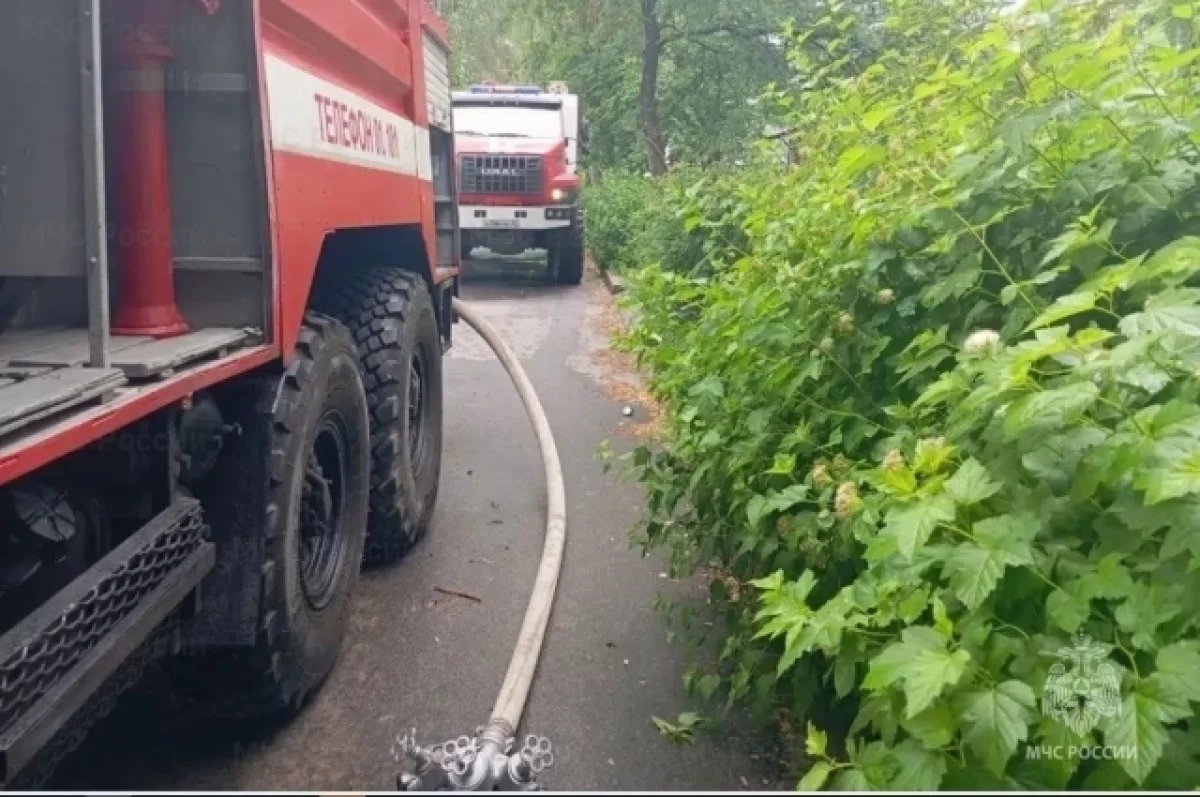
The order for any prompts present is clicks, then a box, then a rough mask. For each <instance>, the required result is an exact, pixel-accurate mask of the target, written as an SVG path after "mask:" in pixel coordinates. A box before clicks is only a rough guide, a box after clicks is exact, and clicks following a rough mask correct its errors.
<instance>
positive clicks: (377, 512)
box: [317, 268, 443, 565]
mask: <svg viewBox="0 0 1200 797" xmlns="http://www.w3.org/2000/svg"><path fill="white" fill-rule="evenodd" d="M317 304H318V306H319V307H321V308H322V309H324V310H326V311H327V312H329V313H330V314H331V315H333V316H335V317H336V318H338V319H339V320H341V321H342V322H343V323H344V324H346V325H347V326H348V327H349V328H350V330H351V332H352V333H353V335H354V340H355V342H356V344H357V346H358V357H359V362H360V364H361V366H362V373H363V383H364V384H365V385H366V390H367V402H368V404H369V406H370V410H371V498H370V501H371V511H370V518H369V520H368V525H367V545H366V556H365V559H366V563H367V564H368V565H385V564H391V563H393V562H396V561H398V560H400V559H401V558H403V557H404V555H405V554H407V553H408V552H409V551H410V550H412V548H413V547H414V546H415V545H416V544H417V543H418V542H420V541H421V539H422V538H423V537H424V536H425V534H426V532H427V531H428V530H429V526H430V523H431V522H432V520H433V510H434V506H435V505H436V503H437V496H438V489H439V486H440V484H441V471H442V412H443V410H442V401H443V397H442V345H441V337H440V335H439V333H438V322H437V315H436V314H435V313H434V309H433V301H432V299H430V296H429V289H428V287H427V286H426V284H425V281H424V280H423V279H422V278H421V277H420V276H419V275H417V274H413V273H410V272H407V271H402V270H400V269H395V268H372V269H365V270H362V271H359V272H356V273H353V274H348V275H344V276H340V277H339V278H338V280H337V282H336V283H331V284H329V285H328V286H322V287H321V289H320V295H319V297H318V299H317Z"/></svg>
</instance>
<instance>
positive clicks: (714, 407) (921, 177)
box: [600, 0, 1200, 789]
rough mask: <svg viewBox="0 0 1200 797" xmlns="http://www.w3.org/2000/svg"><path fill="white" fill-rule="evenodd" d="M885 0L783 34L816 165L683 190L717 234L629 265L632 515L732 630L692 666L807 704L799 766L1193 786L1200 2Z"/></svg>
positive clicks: (831, 776) (665, 197) (792, 115)
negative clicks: (1084, 662)
mask: <svg viewBox="0 0 1200 797" xmlns="http://www.w3.org/2000/svg"><path fill="white" fill-rule="evenodd" d="M664 4H665V0H664ZM871 10H872V14H874V13H875V12H878V15H877V16H872V17H871V18H869V19H864V18H863V17H862V16H861V15H859V16H856V15H855V12H856V11H861V9H860V8H859V7H858V6H851V5H847V6H845V7H841V8H834V9H831V10H830V11H829V13H827V14H824V15H822V16H821V17H819V18H817V19H814V20H812V21H811V23H809V24H807V25H804V26H800V25H797V26H795V27H793V32H792V34H791V35H790V39H791V46H790V47H789V48H788V53H789V57H790V60H791V73H792V74H791V77H790V78H789V79H787V80H785V81H780V82H779V83H778V84H777V86H776V88H775V89H774V90H773V91H772V92H770V93H769V97H770V103H769V106H768V107H769V108H771V109H772V110H774V111H776V112H777V113H778V114H779V116H778V121H779V122H780V124H781V125H782V126H783V127H785V128H786V129H788V130H791V131H793V132H792V135H791V144H792V146H793V148H794V150H795V153H796V156H797V159H798V164H797V165H796V166H794V167H790V168H789V167H784V166H782V165H781V164H779V162H778V160H777V159H770V160H763V161H761V162H759V163H757V164H756V165H754V166H753V167H752V168H749V169H745V170H733V171H732V172H731V173H729V174H727V175H717V176H711V177H709V178H707V179H706V180H702V181H692V185H691V187H690V188H685V187H684V186H683V183H682V182H681V181H680V178H679V177H676V178H671V182H670V183H669V184H670V185H678V190H671V191H659V192H658V196H659V197H660V199H659V200H658V201H660V202H662V203H665V204H666V206H667V207H669V208H670V212H669V213H666V214H664V216H663V217H664V218H674V219H677V221H676V224H677V230H678V232H679V233H680V234H682V235H687V236H691V237H692V239H693V240H694V241H697V248H696V249H695V250H693V251H691V252H690V253H683V254H678V255H672V257H671V258H670V259H669V262H668V263H667V265H668V266H669V267H663V266H662V265H655V264H651V265H649V266H647V267H646V268H644V269H642V270H641V271H639V272H638V273H637V274H636V275H635V277H634V278H633V280H632V281H631V291H632V301H633V302H634V303H635V304H636V306H637V309H638V311H639V318H640V323H639V325H638V326H637V327H636V328H635V330H634V331H633V333H632V335H631V337H630V339H629V341H628V345H629V346H630V347H631V348H632V349H633V350H634V351H635V352H636V353H637V354H638V356H639V358H640V359H641V361H642V362H643V363H644V364H646V365H647V366H648V367H649V369H650V371H651V373H652V387H653V389H654V391H655V392H656V393H657V395H659V396H660V397H661V398H663V399H664V401H665V403H666V405H667V407H668V422H667V431H666V433H665V438H664V440H663V441H662V443H663V445H662V446H661V447H658V448H655V449H650V448H644V449H640V450H639V451H637V452H635V453H634V454H633V455H631V459H630V467H631V468H633V470H634V472H635V473H636V474H637V475H638V476H639V478H640V479H641V480H642V482H643V484H644V486H645V488H646V494H647V504H648V513H647V518H646V522H645V525H644V528H643V529H642V539H643V542H644V544H645V545H646V546H647V547H650V548H654V547H665V548H667V549H668V550H670V551H671V552H673V553H674V554H675V559H676V566H677V568H679V569H687V568H692V567H695V566H704V567H705V568H706V571H707V572H710V573H713V574H715V575H714V576H713V577H712V579H711V597H712V598H713V602H714V604H716V605H718V606H720V607H723V610H724V611H725V612H726V613H727V615H728V619H729V620H730V622H731V624H732V628H733V629H734V631H733V633H732V634H731V635H730V636H729V637H728V638H727V639H726V640H725V642H724V646H723V650H722V654H721V667H720V669H719V671H717V672H716V673H713V672H709V673H705V674H703V676H702V675H701V672H700V671H693V672H692V673H690V674H689V682H690V683H691V684H693V685H697V684H700V683H704V685H705V686H704V691H705V692H707V693H709V694H711V693H712V692H713V691H714V690H715V688H716V687H715V684H714V682H713V680H712V676H713V675H716V676H718V677H719V679H720V682H721V683H722V684H723V686H724V687H725V689H726V690H727V691H728V693H729V696H730V699H731V701H736V700H742V699H744V700H749V701H751V703H752V704H753V705H754V706H755V707H756V708H757V709H758V710H759V711H760V712H761V713H762V714H764V715H765V714H770V713H772V712H774V713H776V714H779V713H782V714H783V715H791V716H792V720H793V722H796V721H798V722H799V723H800V724H801V725H803V724H805V723H809V724H810V726H809V733H808V740H807V745H806V749H807V755H808V757H809V760H810V766H809V767H808V768H807V770H806V774H805V775H804V778H803V781H802V782H801V784H800V785H801V787H802V788H805V789H819V788H825V787H835V788H841V789H868V788H891V789H934V788H1041V789H1046V788H1050V789H1080V788H1084V789H1131V788H1138V787H1142V788H1148V787H1154V788H1164V789H1170V788H1191V787H1193V786H1194V785H1195V783H1197V782H1200V722H1198V721H1197V720H1196V718H1195V710H1196V704H1197V702H1200V683H1198V682H1197V675H1196V674H1197V672H1200V633H1198V631H1200V627H1198V623H1200V513H1198V512H1197V510H1198V509H1200V376H1198V375H1200V205H1198V199H1200V96H1198V94H1197V92H1196V84H1197V77H1198V76H1197V71H1198V62H1200V47H1197V39H1196V35H1197V30H1196V25H1197V24H1198V23H1197V21H1196V16H1197V13H1198V9H1197V7H1196V5H1195V4H1194V3H1193V2H1189V0H1183V1H1182V2H1181V0H1169V1H1168V2H1163V1H1162V0H1088V1H1087V2H1084V1H1082V0H1038V2H1035V3H1033V4H1031V5H1029V6H1026V7H1024V8H1020V9H1018V8H1016V7H1014V6H1012V5H1011V4H1004V5H1003V6H1002V7H1001V8H1000V9H999V10H997V9H996V8H995V7H994V6H988V5H985V4H983V3H979V2H974V1H973V0H943V1H941V2H930V1H929V0H889V2H887V3H881V4H880V5H879V6H878V7H875V6H872V7H871ZM713 19H718V20H719V19H720V18H719V17H715V16H714V17H713ZM669 80H670V79H668V78H664V84H669ZM665 101H666V100H665V98H664V102H665ZM666 118H667V117H665V116H664V119H666ZM600 190H604V189H603V188H602V189H600ZM614 216H615V214H614ZM668 223H669V222H667V221H664V222H663V224H668ZM636 243H637V242H636V241H631V242H630V244H627V245H636ZM616 245H617V246H618V247H619V244H616ZM663 259H664V260H668V258H665V257H664V258H663ZM689 259H690V262H689ZM1077 634H1083V635H1086V637H1087V638H1088V639H1090V644H1091V647H1090V648H1089V650H1092V651H1093V652H1095V651H1097V650H1098V651H1099V652H1098V653H1096V654H1095V655H1096V656H1097V657H1098V658H1096V659H1094V660H1092V661H1091V665H1090V666H1091V667H1092V669H1091V670H1090V671H1089V672H1090V673H1091V677H1092V681H1091V683H1093V684H1095V689H1096V690H1097V691H1096V692H1095V693H1094V694H1093V695H1091V700H1092V702H1088V701H1084V702H1083V703H1079V702H1078V700H1077V698H1078V695H1077V694H1075V693H1073V692H1068V697H1070V700H1067V702H1066V703H1062V704H1059V703H1054V702H1053V701H1054V700H1055V699H1057V698H1056V697H1055V696H1056V695H1059V692H1058V691H1056V690H1057V689H1059V688H1060V687H1061V684H1062V683H1063V681H1062V678H1061V676H1062V672H1061V671H1059V670H1055V669H1054V667H1053V665H1055V663H1056V662H1059V661H1060V659H1063V658H1064V656H1065V658H1066V660H1067V661H1068V667H1070V663H1069V662H1070V657H1071V655H1073V654H1071V652H1070V651H1071V650H1073V649H1074V648H1072V647H1071V646H1072V645H1073V644H1076V643H1075V642H1073V641H1072V640H1073V639H1077V638H1076V635H1077ZM1064 651H1066V653H1064ZM1068 672H1075V671H1074V670H1069V671H1068ZM1072 683H1074V682H1072ZM1104 689H1111V690H1112V694H1111V695H1110V697H1111V698H1112V700H1111V702H1105V701H1104V700H1101V698H1103V697H1104V695H1105V694H1107V693H1105V692H1104V691H1103V690H1104ZM1048 706H1049V707H1048ZM1088 706H1090V707H1091V708H1088ZM1052 709H1054V710H1052ZM1070 711H1091V712H1092V713H1091V714H1089V715H1087V716H1085V717H1084V718H1083V719H1085V720H1087V721H1080V722H1075V723H1067V722H1066V721H1064V720H1062V719H1061V716H1060V715H1061V714H1063V712H1067V713H1069V712H1070ZM1072 728H1079V729H1082V730H1083V733H1082V735H1080V734H1079V732H1078V730H1073V729H1072ZM1079 748H1087V749H1088V750H1093V749H1096V750H1103V749H1108V750H1109V751H1110V753H1111V755H1110V757H1109V758H1107V759H1105V758H1104V757H1102V756H1080V755H1078V754H1076V755H1074V756H1072V755H1070V754H1069V751H1070V750H1071V749H1076V750H1078V749H1079ZM1040 750H1057V751H1058V755H1053V754H1052V755H1051V756H1050V757H1045V756H1042V757H1039V755H1038V751H1040ZM1031 751H1033V752H1031Z"/></svg>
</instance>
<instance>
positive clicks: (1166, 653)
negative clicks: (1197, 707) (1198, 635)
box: [1150, 640, 1200, 702]
mask: <svg viewBox="0 0 1200 797" xmlns="http://www.w3.org/2000/svg"><path fill="white" fill-rule="evenodd" d="M1155 663H1156V664H1157V667H1158V668H1157V669H1156V670H1155V672H1154V674H1153V675H1151V676H1150V679H1151V680H1153V681H1156V682H1157V683H1158V685H1159V686H1160V687H1161V689H1162V691H1163V692H1164V693H1165V694H1170V695H1174V696H1176V697H1177V698H1181V699H1183V700H1187V701H1190V702H1200V642H1197V641H1196V640H1188V641H1184V642H1176V643H1174V644H1172V645H1167V646H1166V647H1164V648H1162V649H1161V650H1159V651H1158V657H1157V658H1156V660H1155Z"/></svg>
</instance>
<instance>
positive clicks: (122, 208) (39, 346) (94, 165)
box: [0, 0, 272, 444]
mask: <svg viewBox="0 0 1200 797" xmlns="http://www.w3.org/2000/svg"><path fill="white" fill-rule="evenodd" d="M131 20H132V21H131ZM147 38H149V39H155V38H158V39H159V41H157V42H154V43H153V47H151V48H150V49H149V51H152V57H147V56H146V55H145V53H146V52H147V50H146V48H145V44H144V40H145V39H147ZM135 39H137V40H139V41H141V42H142V44H137V45H135V44H134V40H135ZM253 41H254V39H253V17H252V4H250V3H245V2H240V1H237V0H226V1H225V2H223V3H220V4H219V9H218V11H217V12H216V14H212V15H210V14H209V13H208V11H207V9H206V8H205V6H204V4H202V3H201V2H200V0H193V2H183V1H182V0H181V1H180V2H174V3H168V2H162V1H161V0H6V2H4V3H0V73H2V74H4V75H5V76H6V79H5V80H3V81H0V101H2V102H3V107H5V108H7V109H9V111H8V112H7V113H6V114H5V117H4V119H3V120H0V444H2V443H3V442H4V441H5V440H6V439H7V437H8V436H10V435H11V434H12V433H14V432H16V431H20V430H21V429H22V427H23V426H25V425H28V424H32V423H34V422H41V421H45V420H46V419H47V418H53V417H54V416H55V414H56V413H61V412H62V411H64V410H67V409H72V408H75V407H78V406H80V405H81V404H87V403H94V402H95V401H97V400H104V398H105V397H107V396H109V395H112V393H113V391H114V390H116V389H118V388H121V387H122V386H126V387H128V386H129V383H131V382H134V381H140V380H152V379H156V378H159V377H163V376H167V375H170V374H174V373H176V372H178V371H179V370H180V369H186V368H188V367H192V366H194V365H195V364H197V363H201V362H207V361H211V360H212V359H213V358H215V357H221V356H225V355H227V354H229V353H231V352H232V351H233V350H235V349H237V348H239V347H243V346H245V345H248V344H250V343H253V342H260V341H263V340H264V339H265V330H267V329H268V328H269V316H270V313H269V307H270V297H271V295H272V291H271V279H272V272H271V268H270V263H271V255H270V250H269V248H268V241H269V237H268V235H267V230H268V225H267V208H266V206H265V202H266V188H265V185H266V176H265V175H266V170H265V158H266V153H265V151H264V148H263V135H262V130H261V122H260V119H261V114H260V111H259V108H260V97H259V92H258V72H257V70H258V65H257V58H256V54H255V49H254V45H253ZM134 47H141V48H142V49H140V50H138V53H139V55H137V56H136V57H135V56H134V55H133V54H132V52H133V48H134ZM155 62H157V63H158V64H164V63H165V71H156V69H155V66H154V63H155ZM147 64H149V65H150V66H149V67H148V66H147ZM147 92H149V94H148V93H147ZM153 92H161V96H162V97H163V98H164V104H165V113H162V112H160V113H159V114H158V115H157V118H159V119H163V120H165V151H164V152H163V155H164V157H163V158H159V159H157V161H156V159H155V157H154V148H153V147H146V146H142V143H141V142H143V141H146V140H149V141H153V140H154V139H155V133H154V129H155V128H156V127H157V125H155V124H152V123H151V124H141V122H140V121H133V122H131V119H134V120H144V119H147V118H149V119H150V120H151V122H152V121H153V119H154V118H155V115H154V114H153V113H151V114H150V116H149V117H147V115H146V112H147V105H149V106H153V102H151V103H147V102H146V98H147V97H151V96H154V95H153V94H152V93H153ZM131 98H135V99H134V100H131ZM131 102H135V103H136V104H139V105H141V106H142V107H141V109H140V111H138V112H135V113H132V114H131V112H130V108H131ZM131 125H132V126H131ZM131 130H132V131H134V136H132V137H131V136H129V131H131ZM135 138H136V141H137V142H138V143H137V145H136V146H134V147H123V146H122V143H123V142H127V141H132V140H134V139H135ZM131 149H132V150H133V152H134V153H140V154H138V155H136V156H131V153H130V150H131ZM143 156H145V157H143ZM131 159H134V160H136V161H137V162H136V163H131V162H130V161H131ZM157 163H165V165H166V168H167V173H168V180H169V188H168V189H167V190H166V191H165V192H162V193H163V195H164V196H166V197H167V198H166V200H164V201H162V202H158V203H154V202H151V203H149V204H150V205H151V206H154V207H160V208H163V209H165V206H166V205H167V204H168V203H169V205H170V214H169V219H170V221H169V225H157V226H156V225H153V224H150V225H148V224H146V223H145V222H144V221H143V220H142V219H144V216H139V215H137V214H133V213H130V212H129V210H128V209H129V208H130V207H136V206H137V205H138V201H139V200H138V199H136V197H138V196H141V197H143V199H141V200H140V201H141V206H142V207H143V208H145V207H146V205H147V202H146V201H145V199H144V197H146V196H151V197H153V196H154V195H155V194H154V188H153V185H154V179H153V177H154V175H153V172H155V171H156V170H157ZM147 164H149V166H147ZM139 191H141V192H144V193H142V194H139ZM131 197H135V199H134V200H133V201H131V199H130V198H131ZM159 227H166V228H167V229H159ZM137 240H143V241H146V240H148V241H157V242H160V244H161V246H162V248H161V251H162V252H164V253H167V252H169V255H166V256H165V257H162V258H156V257H147V256H146V252H147V251H151V250H149V249H143V250H142V251H141V253H140V254H136V255H131V254H130V242H131V241H137ZM123 260H124V261H126V262H123ZM135 260H137V261H139V262H137V263H133V265H131V263H132V262H133V261H135ZM147 262H151V263H152V264H154V265H156V266H158V267H159V269H158V271H157V273H158V274H160V275H162V276H163V277H164V284H165V285H167V286H168V287H169V286H170V285H171V284H173V285H174V290H175V296H174V300H175V304H176V306H177V308H178V314H179V317H181V318H182V321H183V322H184V323H185V324H186V327H187V329H186V332H185V330H183V328H182V325H178V326H179V328H178V329H174V330H171V329H167V328H166V327H160V328H159V329H158V330H157V331H156V330H155V329H153V328H152V327H151V326H149V325H147V326H146V327H145V329H144V330H142V331H145V332H147V334H137V333H138V332H139V329H137V328H135V329H133V330H130V329H126V330H124V331H123V334H119V335H116V334H112V333H111V332H110V325H111V324H112V323H113V319H116V318H118V317H119V318H121V319H122V320H123V321H127V319H128V318H130V317H131V316H130V314H129V313H128V312H126V313H124V314H122V313H121V312H120V310H121V308H122V300H123V297H122V292H123V291H122V285H126V286H127V287H128V286H129V282H128V281H127V280H125V279H123V278H124V277H126V276H128V275H129V274H137V275H138V278H137V280H135V281H136V282H137V285H134V286H133V287H134V288H135V290H127V291H126V293H127V294H129V295H127V296H125V297H124V299H125V300H129V299H130V297H131V296H133V295H134V294H135V293H136V292H137V289H141V288H143V287H144V286H143V283H142V281H141V276H142V274H143V271H140V270H139V269H144V267H145V266H146V263H147ZM168 268H169V269H170V276H167V272H166V270H165V269H168ZM168 292H169V291H168ZM126 309H127V308H126ZM132 317H134V318H137V317H138V316H137V314H134V315H133V316H132ZM147 317H150V316H149V315H147ZM180 332H185V334H178V333H180ZM160 333H161V336H163V337H164V339H162V340H156V339H155V337H156V336H159V335H160Z"/></svg>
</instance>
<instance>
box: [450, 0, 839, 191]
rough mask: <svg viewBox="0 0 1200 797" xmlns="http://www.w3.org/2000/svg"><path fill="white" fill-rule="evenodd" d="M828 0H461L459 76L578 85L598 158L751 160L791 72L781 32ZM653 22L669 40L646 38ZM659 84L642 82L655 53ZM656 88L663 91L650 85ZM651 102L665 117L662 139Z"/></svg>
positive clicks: (632, 161) (639, 164) (641, 163)
mask: <svg viewBox="0 0 1200 797" xmlns="http://www.w3.org/2000/svg"><path fill="white" fill-rule="evenodd" d="M819 7H820V2H818V0H812V2H808V0H804V1H803V2H801V1H799V0H739V2H736V3H730V2H725V1H724V0H454V2H453V3H452V4H451V7H450V21H451V33H452V37H453V39H454V42H453V44H454V52H455V70H454V72H455V79H456V81H457V82H458V83H460V84H462V83H467V82H470V81H473V80H479V79H489V78H490V79H494V80H498V81H514V82H524V81H531V82H535V83H540V84H543V85H544V84H546V83H549V82H550V81H558V80H561V81H565V82H567V83H568V85H570V86H571V87H572V88H573V89H574V90H575V91H577V92H578V93H579V94H580V95H581V97H582V101H583V105H584V109H585V113H586V115H587V117H588V118H589V120H590V121H591V123H592V127H593V130H594V131H595V135H594V141H593V151H592V153H591V156H590V160H591V163H592V164H594V165H596V166H598V167H600V168H605V169H611V168H626V169H634V170H637V171H638V172H641V171H643V170H644V169H646V168H648V167H650V165H651V164H652V162H653V160H654V158H653V157H652V154H659V155H662V154H665V153H664V152H663V151H664V150H666V149H667V148H668V147H669V151H670V154H671V160H672V162H674V163H686V162H693V163H715V162H718V161H720V160H722V159H732V158H738V157H745V156H746V154H747V152H748V151H749V148H750V147H751V145H752V144H753V142H754V141H755V139H756V138H757V136H758V135H759V133H761V131H762V125H763V124H764V121H765V117H764V114H763V113H762V110H761V108H759V107H758V106H757V104H756V102H755V101H756V100H757V98H758V96H759V94H760V93H761V91H762V89H763V88H764V87H765V86H766V85H768V84H770V83H772V82H774V81H779V80H783V79H785V78H786V76H787V74H788V70H787V62H786V54H785V49H784V48H783V47H782V46H781V41H780V39H779V35H778V34H779V33H780V32H781V31H782V27H783V24H784V23H785V22H786V21H787V20H789V19H791V18H797V17H799V18H804V19H807V18H815V16H814V15H819ZM648 18H652V20H653V22H654V23H655V24H656V26H657V30H658V31H659V36H658V37H657V38H655V39H653V40H647V36H646V31H647V25H646V24H645V23H646V22H647V20H648ZM650 59H652V60H653V62H654V66H655V75H656V76H655V80H654V83H653V86H651V87H647V86H645V85H644V81H643V77H644V75H645V72H646V68H647V64H648V61H649V60H650ZM650 89H653V95H652V96H647V94H646V92H647V91H649V90H650ZM647 103H650V107H652V109H653V113H654V115H655V117H656V119H657V120H658V122H657V123H656V124H657V126H658V128H659V132H658V134H656V135H655V136H654V137H656V138H657V139H658V140H657V141H655V142H652V141H650V140H649V139H648V137H647V131H646V129H645V118H644V117H645V114H646V108H647Z"/></svg>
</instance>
